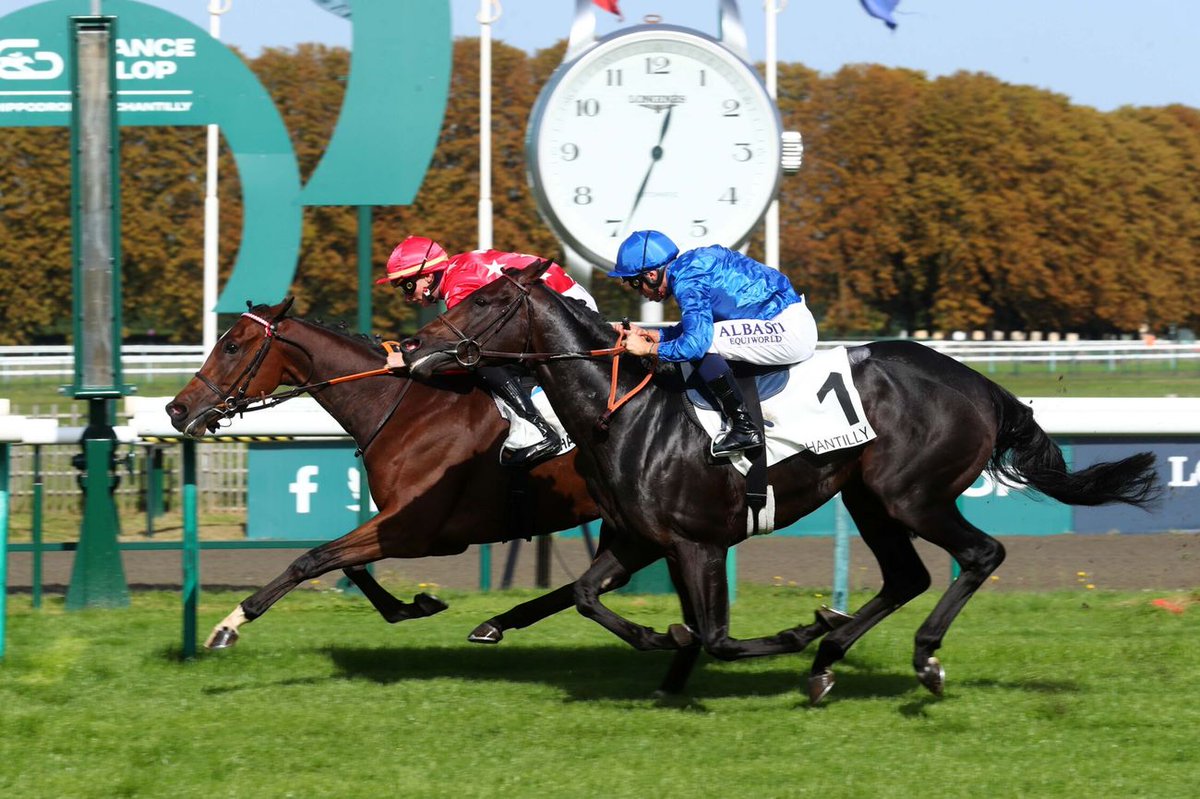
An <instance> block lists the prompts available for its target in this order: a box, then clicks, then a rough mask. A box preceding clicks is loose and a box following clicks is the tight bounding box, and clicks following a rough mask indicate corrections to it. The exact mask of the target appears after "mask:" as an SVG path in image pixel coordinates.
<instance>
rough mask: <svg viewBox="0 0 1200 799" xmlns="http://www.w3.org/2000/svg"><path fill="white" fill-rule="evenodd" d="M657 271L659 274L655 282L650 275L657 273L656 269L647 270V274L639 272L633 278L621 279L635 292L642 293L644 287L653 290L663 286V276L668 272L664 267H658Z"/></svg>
mask: <svg viewBox="0 0 1200 799" xmlns="http://www.w3.org/2000/svg"><path fill="white" fill-rule="evenodd" d="M656 269H657V272H658V274H657V275H656V276H655V278H654V279H653V280H651V279H650V278H649V273H650V272H654V271H656V270H655V269H647V270H646V271H645V272H638V273H637V274H636V275H633V276H632V277H623V278H621V279H622V280H624V281H625V285H627V286H629V287H630V288H631V289H633V290H634V291H641V290H642V286H643V285H646V286H649V287H650V288H652V289H657V288H658V287H659V286H661V285H662V282H663V276H664V275H665V273H666V270H665V269H663V268H662V267H656Z"/></svg>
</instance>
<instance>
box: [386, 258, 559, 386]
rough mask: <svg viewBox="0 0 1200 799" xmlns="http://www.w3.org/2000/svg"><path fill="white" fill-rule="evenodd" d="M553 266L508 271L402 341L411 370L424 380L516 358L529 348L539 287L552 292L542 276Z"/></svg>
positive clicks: (539, 263)
mask: <svg viewBox="0 0 1200 799" xmlns="http://www.w3.org/2000/svg"><path fill="white" fill-rule="evenodd" d="M551 264H552V262H551V261H535V262H533V263H532V264H530V265H529V266H527V267H525V268H524V269H520V270H511V271H505V272H504V274H503V275H502V276H501V277H500V278H498V279H497V280H493V281H492V282H491V283H489V284H487V285H486V286H483V287H481V288H479V289H476V290H475V291H473V292H472V293H471V294H470V296H468V297H467V298H466V299H465V300H463V301H462V302H461V303H459V304H458V305H456V306H454V307H453V308H451V309H450V310H449V311H447V312H446V313H444V314H441V315H440V316H438V318H437V319H436V320H434V321H433V322H430V323H429V324H427V325H425V327H423V328H421V330H419V331H418V332H417V334H416V335H415V336H413V337H412V338H407V339H405V340H404V341H402V342H401V343H400V346H401V349H402V350H403V351H404V361H405V363H406V364H408V368H409V373H410V374H412V376H413V377H416V378H418V379H423V378H428V377H430V376H431V375H433V374H435V373H437V372H441V371H445V370H449V369H454V370H457V369H461V368H464V367H465V368H467V369H471V368H474V367H476V366H479V365H482V364H486V363H491V362H498V361H511V360H512V359H513V356H514V355H516V354H521V353H525V352H527V351H528V349H529V344H530V337H531V331H530V324H531V313H532V312H531V310H530V304H531V301H532V299H531V298H532V295H533V294H534V293H536V292H538V291H539V290H540V291H544V292H547V293H550V290H549V289H547V288H545V287H544V286H543V285H542V284H541V280H540V278H541V276H542V275H543V274H544V273H545V272H546V270H547V269H549V268H550V266H551ZM505 356H507V357H505Z"/></svg>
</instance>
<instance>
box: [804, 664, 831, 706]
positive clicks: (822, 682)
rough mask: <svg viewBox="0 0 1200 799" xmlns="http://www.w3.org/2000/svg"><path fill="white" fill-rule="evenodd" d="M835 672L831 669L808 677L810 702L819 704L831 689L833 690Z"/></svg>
mask: <svg viewBox="0 0 1200 799" xmlns="http://www.w3.org/2000/svg"><path fill="white" fill-rule="evenodd" d="M833 683H834V679H833V672H832V671H830V670H829V669H825V671H823V672H821V673H820V674H814V675H812V676H811V677H809V678H808V703H809V704H810V705H819V704H821V700H822V699H824V698H825V697H826V696H827V695H828V694H829V692H830V691H832V690H833Z"/></svg>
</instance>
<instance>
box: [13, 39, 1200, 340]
mask: <svg viewBox="0 0 1200 799" xmlns="http://www.w3.org/2000/svg"><path fill="white" fill-rule="evenodd" d="M563 47H564V45H563V43H559V44H558V45H556V46H555V47H552V48H548V49H547V50H543V51H540V52H538V53H535V54H527V53H525V52H524V51H521V50H519V49H516V48H513V47H509V46H506V45H504V44H503V43H496V44H495V45H494V47H493V58H494V64H493V89H492V90H493V109H492V114H493V140H492V149H493V182H492V198H493V204H494V210H495V222H494V230H495V233H494V240H495V244H496V246H497V247H500V248H505V249H513V250H519V251H524V252H531V253H537V254H541V255H545V256H547V257H551V258H556V259H560V258H561V252H560V250H559V245H558V243H557V241H556V240H555V239H554V236H553V235H552V234H551V233H550V231H549V230H548V229H547V227H546V226H545V225H544V224H543V223H542V222H541V220H540V219H539V218H538V215H537V211H536V208H535V206H534V203H533V200H532V198H531V195H530V191H529V188H528V186H527V185H526V178H525V163H524V157H525V152H524V137H525V127H526V123H527V121H528V117H529V112H530V109H531V107H532V105H533V103H534V101H535V99H536V97H537V93H538V91H539V89H540V87H541V86H542V85H543V84H544V83H545V81H546V79H547V78H548V77H549V75H550V73H551V72H552V71H553V70H554V68H555V67H556V66H557V64H558V63H559V62H560V60H561V56H562V51H563ZM453 58H454V69H453V73H452V79H451V87H450V100H449V103H448V105H447V110H446V116H445V119H444V121H443V125H442V130H441V136H440V139H439V143H438V147H437V151H436V153H435V155H434V157H433V162H432V164H431V166H430V170H429V172H428V174H427V176H426V178H425V181H424V183H423V185H422V188H421V191H420V192H419V194H418V196H417V200H416V202H415V204H413V205H412V206H409V207H403V208H400V207H388V208H375V209H373V211H372V228H371V232H372V239H371V240H372V262H373V263H374V264H375V265H376V271H378V266H379V265H381V264H382V263H383V262H384V260H385V259H386V258H387V255H388V253H389V252H390V251H391V248H392V247H393V246H394V245H395V244H396V242H398V241H399V240H400V239H402V238H403V237H404V236H406V235H410V234H420V235H426V236H430V237H433V238H436V239H438V240H439V241H441V242H442V243H443V244H444V245H445V246H446V247H447V248H448V249H451V250H454V251H460V250H466V249H471V248H472V247H474V246H475V244H476V207H477V201H478V179H479V157H478V154H479V134H480V131H479V57H478V41H477V40H474V39H462V40H458V41H456V42H455V44H454V53H453ZM248 63H249V64H250V66H251V67H252V68H253V69H254V71H255V72H256V74H257V75H258V76H259V78H260V79H261V80H262V82H263V84H264V86H266V88H267V90H268V91H269V92H270V94H271V96H272V97H273V98H274V100H275V102H276V104H277V106H278V108H279V110H280V113H281V115H282V117H283V119H284V122H285V124H286V126H287V128H288V131H289V133H290V135H291V140H292V144H293V146H294V148H295V151H296V154H297V157H298V159H299V163H300V170H301V178H302V180H307V179H308V177H309V176H310V175H311V174H312V172H313V171H314V170H315V168H316V165H317V163H318V162H319V161H320V158H321V155H322V153H323V152H324V150H325V147H326V145H327V144H328V142H329V139H330V137H331V135H332V132H333V129H334V126H335V125H336V122H337V117H338V113H339V111H340V108H341V102H342V97H343V94H344V89H345V82H346V78H347V75H348V71H349V64H350V60H349V53H348V52H347V51H346V50H344V49H341V48H332V47H327V46H324V45H316V44H313V45H301V46H299V47H297V48H295V49H268V50H265V51H263V53H262V54H261V55H260V56H258V57H257V58H255V59H248ZM779 108H780V113H781V115H782V117H783V120H784V124H785V127H787V128H792V129H798V130H800V131H802V132H803V134H804V139H805V159H804V167H803V169H802V170H801V171H800V173H799V174H797V175H794V176H789V177H786V178H785V179H784V181H783V184H782V190H781V194H780V207H781V223H782V225H781V229H782V233H781V248H780V249H781V268H782V269H783V270H784V271H785V272H786V273H787V274H788V275H789V277H791V279H792V281H793V283H794V284H795V285H796V287H797V288H798V289H799V290H800V291H801V292H803V293H805V294H806V296H807V298H808V301H809V302H810V304H811V305H812V307H813V309H814V311H815V312H816V315H817V318H818V321H819V322H820V324H821V327H822V329H823V331H824V334H825V335H826V336H832V335H864V336H878V335H892V334H896V333H899V332H902V331H912V330H916V329H920V328H928V329H941V330H954V329H964V330H965V329H985V330H1021V329H1043V330H1073V331H1078V332H1080V333H1082V334H1084V335H1087V336H1102V335H1114V334H1123V333H1129V332H1133V331H1136V330H1138V329H1139V328H1140V327H1141V326H1143V325H1147V326H1149V328H1150V329H1151V330H1153V331H1156V332H1158V333H1160V334H1161V333H1166V332H1169V331H1170V330H1171V329H1172V328H1173V327H1179V326H1187V327H1191V328H1193V329H1194V328H1196V327H1197V326H1198V325H1200V312H1198V311H1197V308H1200V279H1197V277H1196V275H1197V271H1198V268H1200V110H1197V109H1194V108H1188V107H1183V106H1167V107H1162V108H1132V107H1128V108H1122V109H1119V110H1117V111H1113V112H1108V113H1102V112H1099V111H1097V110H1095V109H1093V108H1089V107H1085V106H1076V105H1072V104H1071V103H1070V102H1069V101H1068V100H1067V99H1066V98H1065V97H1063V96H1061V95H1057V94H1053V93H1051V92H1047V91H1043V90H1041V89H1036V88H1032V87H1027V86H1014V85H1010V84H1006V83H1003V82H1001V81H999V80H997V79H995V78H993V77H990V76H988V75H984V74H974V73H958V74H955V75H950V76H946V77H941V78H936V79H932V80H931V79H929V78H927V77H926V76H925V75H924V74H922V73H920V72H915V71H911V70H903V69H890V68H885V67H881V66H874V65H854V66H848V67H845V68H843V69H841V70H839V71H838V72H837V73H835V74H832V75H822V74H819V73H817V72H815V71H813V70H811V69H809V68H807V67H805V66H803V65H801V64H788V65H781V67H780V71H779ZM397 136H403V131H402V130H398V131H397ZM67 143H68V134H67V131H66V130H63V129H37V128H34V129H16V128H9V129H4V130H3V132H2V133H0V239H2V240H3V242H4V244H5V246H4V248H3V250H2V251H0V297H2V298H3V301H4V306H5V317H6V319H7V324H6V325H4V326H3V327H0V343H6V344H16V343H30V342H33V341H37V340H52V339H54V338H56V337H57V338H61V337H63V336H68V335H69V333H70V312H71V286H70V263H71V260H70V257H71V256H70V243H71V225H70V215H69V197H70V159H69V153H68V146H67ZM613 166H614V168H620V166H621V165H620V164H614V165H613ZM121 168H122V171H121V190H122V209H121V221H122V242H121V245H122V259H123V260H122V279H123V289H124V303H125V306H124V309H123V316H124V322H125V327H126V333H127V335H130V336H145V335H149V334H152V335H155V336H158V337H161V338H163V339H165V340H170V341H175V342H195V341H198V340H199V338H200V329H201V311H200V308H201V296H202V286H201V277H202V270H203V219H204V185H205V166H204V130H203V129H201V128H150V127H146V128H143V127H125V128H122V129H121ZM697 168H703V165H702V164H698V165H697ZM240 196H241V189H240V185H239V183H238V176H237V169H236V166H235V164H234V162H233V159H232V157H231V155H230V154H229V153H228V151H225V150H223V151H222V156H221V183H220V199H221V240H220V246H219V251H220V263H221V265H222V269H223V270H224V271H223V275H222V276H223V277H227V272H228V270H229V268H230V267H231V264H232V263H233V260H234V257H235V255H236V252H237V247H238V243H239V237H240V231H241V222H242V216H241V215H242V209H241V204H240ZM358 225H359V216H358V212H357V209H355V208H343V207H332V208H306V209H305V210H304V225H303V238H302V245H301V252H300V258H299V262H298V264H297V273H296V281H295V284H294V286H293V287H292V290H293V292H294V293H295V295H296V296H297V308H298V310H299V311H300V312H301V313H304V314H305V315H309V316H319V317H324V318H326V319H345V320H348V321H350V322H351V323H353V322H354V321H355V319H356V317H357V293H356V292H357V282H358V276H357V273H358V253H357V238H358ZM751 252H752V254H756V255H761V236H760V237H758V238H755V239H753V240H752V242H751ZM595 274H596V276H597V277H596V280H595V284H594V285H595V292H594V293H596V295H597V297H598V299H599V301H600V304H601V308H602V309H603V310H604V311H605V312H606V313H607V314H608V315H609V316H610V317H612V318H617V317H620V316H621V315H624V314H631V315H632V314H636V312H637V307H638V303H637V301H636V299H635V298H634V296H633V295H632V294H631V293H629V292H627V291H625V290H623V289H622V288H621V287H620V286H619V285H618V284H617V283H616V281H608V280H605V279H603V278H602V277H600V276H599V275H600V273H599V272H596V273H595ZM255 299H257V300H261V301H276V300H278V299H280V298H277V297H275V298H270V297H267V298H255ZM373 306H374V316H373V319H372V326H373V328H374V329H375V330H376V331H377V332H379V333H381V334H384V335H386V336H394V335H399V334H400V333H401V332H402V331H405V330H411V329H413V327H414V326H415V325H416V323H417V319H416V316H415V315H414V314H413V312H412V311H411V309H409V308H407V307H405V306H404V305H403V303H401V302H400V301H399V300H398V299H397V298H396V297H395V296H394V294H393V293H392V292H391V290H390V289H387V288H380V289H375V294H374V303H373Z"/></svg>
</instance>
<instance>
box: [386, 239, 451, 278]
mask: <svg viewBox="0 0 1200 799" xmlns="http://www.w3.org/2000/svg"><path fill="white" fill-rule="evenodd" d="M448 263H449V259H448V258H447V257H446V251H445V250H443V249H442V245H440V244H438V243H437V242H436V241H434V240H433V239H427V238H425V237H424V236H409V237H408V238H406V239H405V240H404V241H402V242H400V243H399V244H398V245H396V249H394V250H392V254H391V256H390V257H389V258H388V260H387V266H385V267H384V271H385V273H386V274H385V276H384V277H381V278H380V279H379V280H376V281H375V283H376V284H377V285H378V284H380V283H390V282H392V281H393V280H396V279H398V278H405V277H407V278H414V279H415V278H418V277H421V276H423V275H430V274H433V273H434V272H441V271H443V270H444V269H445V268H446V266H447V265H448Z"/></svg>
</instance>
